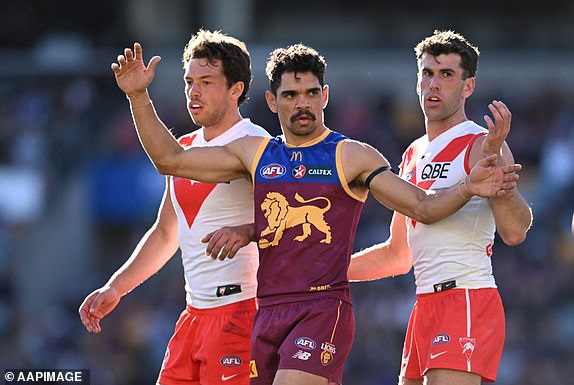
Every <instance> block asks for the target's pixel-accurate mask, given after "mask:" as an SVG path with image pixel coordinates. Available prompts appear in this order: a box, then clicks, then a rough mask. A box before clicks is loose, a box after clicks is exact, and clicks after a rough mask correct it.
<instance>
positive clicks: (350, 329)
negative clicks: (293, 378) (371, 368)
mask: <svg viewBox="0 0 574 385" xmlns="http://www.w3.org/2000/svg"><path fill="white" fill-rule="evenodd" d="M354 331H355V318H354V315H353V308H352V305H351V304H350V303H348V302H345V301H342V300H339V299H333V298H326V299H314V300H309V301H302V302H293V303H287V304H284V305H272V306H264V307H263V306H262V307H260V308H259V310H258V311H257V314H256V316H255V321H254V323H253V334H252V344H251V351H252V355H251V359H252V361H251V382H250V384H251V385H271V384H272V383H273V379H274V378H275V373H277V371H278V370H279V369H293V370H299V371H302V372H307V373H312V374H315V375H318V376H322V377H325V378H327V379H329V381H330V382H332V383H336V384H341V382H342V380H343V364H344V362H345V359H346V358H347V356H348V355H349V352H350V351H351V346H352V344H353V338H354Z"/></svg>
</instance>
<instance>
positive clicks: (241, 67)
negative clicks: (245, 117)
mask: <svg viewBox="0 0 574 385" xmlns="http://www.w3.org/2000/svg"><path fill="white" fill-rule="evenodd" d="M204 58H207V59H208V60H209V61H210V62H213V61H215V60H221V63H222V66H223V74H224V75H225V78H226V79H227V86H228V87H231V86H232V85H233V84H235V83H237V82H243V84H244V88H243V93H242V94H241V96H240V97H239V99H238V101H237V104H238V105H240V104H241V103H243V102H244V101H245V100H246V99H247V91H249V87H250V85H251V80H252V74H251V57H250V56H249V51H247V47H246V45H245V43H243V42H242V41H240V40H238V39H236V38H234V37H231V36H228V35H225V34H223V33H222V32H221V31H214V32H211V31H207V30H204V29H200V30H199V31H198V32H197V34H195V35H193V36H192V37H191V39H190V40H189V42H188V43H187V45H186V46H185V48H184V50H183V59H182V61H183V64H184V66H185V67H187V65H188V64H189V62H190V61H191V60H192V59H204Z"/></svg>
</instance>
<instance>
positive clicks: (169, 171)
mask: <svg viewBox="0 0 574 385" xmlns="http://www.w3.org/2000/svg"><path fill="white" fill-rule="evenodd" d="M152 161H153V165H154V166H155V169H156V170H157V172H159V173H160V174H162V175H177V170H178V163H177V162H176V161H175V157H173V156H166V157H162V158H156V159H152Z"/></svg>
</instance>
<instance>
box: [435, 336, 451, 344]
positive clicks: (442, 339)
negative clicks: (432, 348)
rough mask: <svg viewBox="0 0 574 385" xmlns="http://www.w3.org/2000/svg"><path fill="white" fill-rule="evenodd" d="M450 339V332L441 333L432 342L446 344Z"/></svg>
mask: <svg viewBox="0 0 574 385" xmlns="http://www.w3.org/2000/svg"><path fill="white" fill-rule="evenodd" d="M448 341H450V337H449V336H448V334H444V333H439V334H437V335H436V337H435V338H434V340H432V344H433V345H444V344H446V343H448Z"/></svg>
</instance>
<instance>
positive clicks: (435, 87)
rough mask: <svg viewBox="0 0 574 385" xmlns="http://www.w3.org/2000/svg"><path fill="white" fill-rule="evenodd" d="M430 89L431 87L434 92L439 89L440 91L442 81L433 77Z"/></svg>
mask: <svg viewBox="0 0 574 385" xmlns="http://www.w3.org/2000/svg"><path fill="white" fill-rule="evenodd" d="M429 87H430V88H431V89H432V90H438V89H440V79H439V77H438V76H433V77H431V78H430V81H429Z"/></svg>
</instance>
